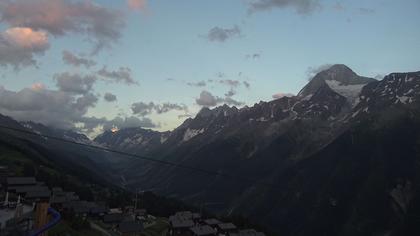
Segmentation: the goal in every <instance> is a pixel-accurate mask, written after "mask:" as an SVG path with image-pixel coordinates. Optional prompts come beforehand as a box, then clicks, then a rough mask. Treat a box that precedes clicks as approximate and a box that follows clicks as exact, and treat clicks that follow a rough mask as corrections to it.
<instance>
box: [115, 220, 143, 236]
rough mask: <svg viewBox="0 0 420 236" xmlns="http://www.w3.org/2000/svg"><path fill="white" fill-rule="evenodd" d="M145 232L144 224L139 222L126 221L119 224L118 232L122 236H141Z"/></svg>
mask: <svg viewBox="0 0 420 236" xmlns="http://www.w3.org/2000/svg"><path fill="white" fill-rule="evenodd" d="M143 230H144V227H143V224H142V223H141V222H138V221H125V222H121V223H119V224H118V231H120V232H121V235H122V236H139V235H140V234H141V233H142V232H143Z"/></svg>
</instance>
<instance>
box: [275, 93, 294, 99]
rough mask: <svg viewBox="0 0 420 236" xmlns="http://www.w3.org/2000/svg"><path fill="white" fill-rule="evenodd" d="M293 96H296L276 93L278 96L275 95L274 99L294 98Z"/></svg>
mask: <svg viewBox="0 0 420 236" xmlns="http://www.w3.org/2000/svg"><path fill="white" fill-rule="evenodd" d="M293 96H295V95H294V94H292V93H276V94H273V96H272V97H273V98H274V99H279V98H282V97H293Z"/></svg>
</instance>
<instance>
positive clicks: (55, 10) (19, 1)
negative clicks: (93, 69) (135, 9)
mask: <svg viewBox="0 0 420 236" xmlns="http://www.w3.org/2000/svg"><path fill="white" fill-rule="evenodd" d="M0 14H1V16H2V17H1V22H2V23H7V24H9V25H10V26H13V27H29V28H32V29H35V30H44V31H47V32H48V33H50V34H52V35H54V36H63V35H66V34H69V33H76V34H81V35H85V36H86V37H87V38H88V39H89V41H91V42H93V43H94V44H95V48H94V50H93V52H92V53H97V52H98V51H99V50H101V49H102V48H105V47H110V46H111V44H113V43H115V42H116V41H117V40H118V39H119V38H120V37H121V31H122V28H123V27H124V25H125V22H124V18H123V14H121V13H120V12H119V11H116V10H113V9H108V8H105V7H102V6H100V5H97V4H96V3H94V2H93V1H71V0H31V1H27V0H14V1H10V0H8V1H5V2H3V3H2V5H1V7H0Z"/></svg>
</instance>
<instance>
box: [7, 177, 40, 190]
mask: <svg viewBox="0 0 420 236" xmlns="http://www.w3.org/2000/svg"><path fill="white" fill-rule="evenodd" d="M6 184H7V186H8V187H9V188H10V187H12V188H13V187H17V186H25V185H36V179H35V178H34V177H8V178H7V179H6Z"/></svg>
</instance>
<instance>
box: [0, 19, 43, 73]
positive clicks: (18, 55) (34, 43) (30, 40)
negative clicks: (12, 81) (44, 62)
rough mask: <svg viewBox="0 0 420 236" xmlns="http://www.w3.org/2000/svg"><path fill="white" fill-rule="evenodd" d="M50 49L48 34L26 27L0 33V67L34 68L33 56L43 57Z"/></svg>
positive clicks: (35, 62)
mask: <svg viewBox="0 0 420 236" xmlns="http://www.w3.org/2000/svg"><path fill="white" fill-rule="evenodd" d="M49 47H50V44H49V42H48V34H47V33H46V32H44V31H36V30H33V29H31V28H28V27H14V28H10V29H7V30H6V31H4V32H1V33H0V66H4V67H7V66H12V67H14V68H15V70H18V69H20V68H21V67H25V66H35V65H36V64H37V61H36V60H35V55H43V54H44V53H45V51H46V50H47V49H48V48H49Z"/></svg>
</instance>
